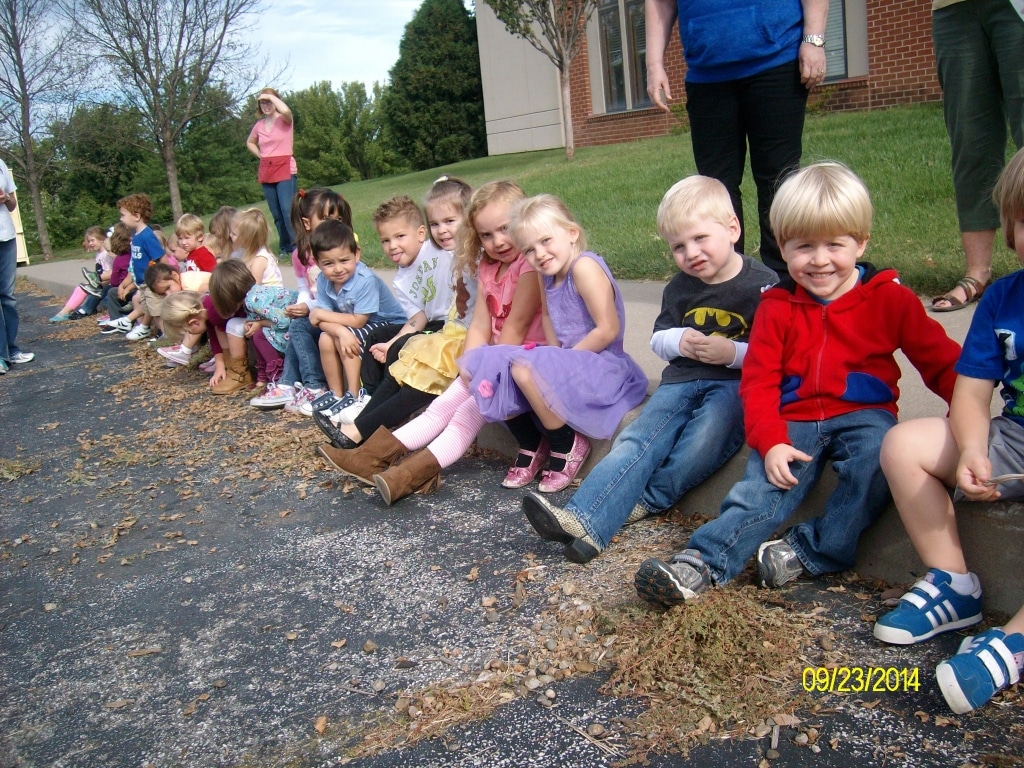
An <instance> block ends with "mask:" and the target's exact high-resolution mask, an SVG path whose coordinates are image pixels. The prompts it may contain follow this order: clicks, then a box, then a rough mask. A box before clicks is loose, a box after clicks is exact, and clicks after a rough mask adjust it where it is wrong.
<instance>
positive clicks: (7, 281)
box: [0, 237, 21, 360]
mask: <svg viewBox="0 0 1024 768" xmlns="http://www.w3.org/2000/svg"><path fill="white" fill-rule="evenodd" d="M17 274H18V238H16V237H12V238H11V239H10V240H4V241H3V242H0V310H2V311H0V360H10V359H11V356H12V355H16V354H18V352H20V351H21V350H19V349H18V343H17V341H16V339H17V338H18V302H17V300H16V299H15V298H14V278H15V277H16V276H17Z"/></svg>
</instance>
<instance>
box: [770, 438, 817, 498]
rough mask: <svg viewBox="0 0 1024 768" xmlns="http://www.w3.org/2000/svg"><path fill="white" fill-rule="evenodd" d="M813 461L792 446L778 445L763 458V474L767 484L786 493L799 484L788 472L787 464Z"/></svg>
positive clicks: (786, 444) (794, 476)
mask: <svg viewBox="0 0 1024 768" xmlns="http://www.w3.org/2000/svg"><path fill="white" fill-rule="evenodd" d="M813 460H814V459H813V457H811V456H808V455H807V454H806V453H804V452H803V451H798V450H797V449H796V448H794V447H793V446H792V445H789V444H788V443H779V444H778V445H775V446H772V447H771V449H769V451H768V453H766V454H765V456H764V474H765V476H766V477H767V478H768V482H769V483H771V484H772V485H774V486H775V487H776V488H781V489H782V490H784V491H788V490H789V489H790V488H792V487H793V486H795V485H796V484H797V483H798V482H799V481H798V480H797V479H796V475H794V474H793V473H792V472H791V471H790V469H789V463H790V462H791V461H813Z"/></svg>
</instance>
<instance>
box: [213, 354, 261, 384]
mask: <svg viewBox="0 0 1024 768" xmlns="http://www.w3.org/2000/svg"><path fill="white" fill-rule="evenodd" d="M223 355H224V370H225V376H224V379H223V380H222V381H220V382H219V383H217V384H215V385H214V386H213V387H211V388H210V391H211V392H213V394H215V395H230V394H233V393H235V392H238V391H239V390H241V389H247V388H248V387H249V386H250V385H251V384H252V374H251V373H249V361H248V360H246V359H245V358H244V357H241V358H236V357H232V356H231V353H230V352H228V351H227V350H226V349H225V350H224V352H223Z"/></svg>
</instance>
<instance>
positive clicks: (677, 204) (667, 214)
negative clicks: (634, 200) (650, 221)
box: [657, 176, 736, 241]
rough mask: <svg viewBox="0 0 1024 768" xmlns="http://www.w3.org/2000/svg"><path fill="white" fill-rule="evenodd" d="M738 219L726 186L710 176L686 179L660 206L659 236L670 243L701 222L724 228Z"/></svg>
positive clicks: (669, 191)
mask: <svg viewBox="0 0 1024 768" xmlns="http://www.w3.org/2000/svg"><path fill="white" fill-rule="evenodd" d="M735 217H736V211H735V210H733V207H732V199H731V198H730V197H729V190H728V189H726V188H725V184H723V183H722V182H720V181H719V180H718V179H712V178H710V177H708V176H687V177H686V178H685V179H682V180H681V181H677V182H676V183H675V184H673V185H672V186H671V187H670V188H669V190H668V192H666V193H665V196H664V197H662V198H661V203H660V204H659V205H658V218H657V223H658V234H659V235H661V237H662V239H663V240H666V241H668V240H671V239H672V238H675V237H678V236H679V234H680V233H681V232H682V231H683V230H685V229H688V228H689V227H692V226H693V225H694V224H695V223H696V222H697V221H698V220H700V219H711V220H712V221H715V222H718V223H719V224H721V225H722V226H723V227H727V226H729V223H730V222H731V221H732V220H733V219H734V218H735Z"/></svg>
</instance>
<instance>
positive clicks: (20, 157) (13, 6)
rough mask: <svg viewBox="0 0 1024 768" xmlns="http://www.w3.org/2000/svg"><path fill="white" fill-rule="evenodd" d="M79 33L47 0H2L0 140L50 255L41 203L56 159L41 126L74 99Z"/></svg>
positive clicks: (43, 247)
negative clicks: (24, 185)
mask: <svg viewBox="0 0 1024 768" xmlns="http://www.w3.org/2000/svg"><path fill="white" fill-rule="evenodd" d="M76 41H77V37H76V36H75V35H74V34H73V30H72V29H71V28H70V25H69V24H67V23H66V21H65V20H63V19H62V18H61V17H60V16H59V15H58V14H57V13H55V12H54V8H53V4H52V2H48V0H0V145H4V146H3V148H2V151H3V154H4V156H5V157H6V158H8V159H9V161H10V163H11V165H13V166H14V167H15V168H16V169H17V170H18V171H20V173H21V175H22V177H23V178H24V179H25V181H26V183H27V185H28V197H29V198H30V199H31V206H29V207H30V208H31V209H32V213H33V218H34V221H35V229H36V236H37V238H38V240H39V247H40V249H41V250H42V252H43V257H44V258H46V259H50V258H53V248H52V246H51V245H50V234H49V230H48V229H47V227H46V217H45V215H44V209H43V184H42V179H43V175H44V174H45V173H46V170H47V168H48V166H49V164H50V163H51V162H52V161H53V159H54V154H53V152H52V151H47V150H48V149H52V148H53V146H54V145H53V143H52V142H50V143H48V144H45V145H41V144H40V139H41V137H42V134H43V132H45V129H46V128H48V127H49V126H50V125H51V123H53V122H54V121H56V120H59V118H60V117H61V116H66V115H67V114H68V113H69V111H70V109H71V108H72V107H73V105H74V101H75V97H76V95H77V93H78V90H79V89H78V85H79V82H80V80H81V76H82V71H83V70H82V67H81V66H80V65H79V61H78V59H77V57H76V55H75V53H76V52H75V50H74V47H75V43H76Z"/></svg>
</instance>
